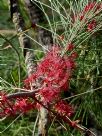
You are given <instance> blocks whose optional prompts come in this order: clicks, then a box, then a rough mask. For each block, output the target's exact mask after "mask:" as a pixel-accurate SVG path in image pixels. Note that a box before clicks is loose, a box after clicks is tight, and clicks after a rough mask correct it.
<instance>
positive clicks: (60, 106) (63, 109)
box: [54, 100, 74, 117]
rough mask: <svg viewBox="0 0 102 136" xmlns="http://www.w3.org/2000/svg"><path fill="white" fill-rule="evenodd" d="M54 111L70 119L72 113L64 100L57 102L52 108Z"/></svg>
mask: <svg viewBox="0 0 102 136" xmlns="http://www.w3.org/2000/svg"><path fill="white" fill-rule="evenodd" d="M54 108H55V110H56V111H57V112H58V113H59V114H61V115H65V116H68V117H70V116H71V115H72V114H73V113H74V111H73V109H72V107H71V106H70V105H69V104H68V103H67V102H65V101H64V100H61V101H59V102H58V103H57V104H56V105H55V106H54Z"/></svg>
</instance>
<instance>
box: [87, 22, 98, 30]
mask: <svg viewBox="0 0 102 136" xmlns="http://www.w3.org/2000/svg"><path fill="white" fill-rule="evenodd" d="M95 27H96V21H95V20H92V21H91V22H90V23H89V24H88V25H87V31H88V32H90V31H92V30H93V29H95Z"/></svg>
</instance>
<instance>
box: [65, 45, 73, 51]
mask: <svg viewBox="0 0 102 136" xmlns="http://www.w3.org/2000/svg"><path fill="white" fill-rule="evenodd" d="M73 49H74V45H73V44H72V43H69V44H68V45H67V50H68V51H72V50H73Z"/></svg>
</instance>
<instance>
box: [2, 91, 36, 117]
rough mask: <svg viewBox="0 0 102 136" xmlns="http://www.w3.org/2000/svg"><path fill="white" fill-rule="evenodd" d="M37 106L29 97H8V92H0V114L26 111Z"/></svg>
mask: <svg viewBox="0 0 102 136" xmlns="http://www.w3.org/2000/svg"><path fill="white" fill-rule="evenodd" d="M33 108H35V103H34V102H31V101H30V100H29V99H27V98H17V99H16V100H14V99H10V100H9V99H8V98H7V95H6V94H3V93H1V94H0V116H1V117H2V116H6V115H8V116H9V115H15V114H17V113H18V114H19V113H26V112H28V111H29V110H31V109H33Z"/></svg>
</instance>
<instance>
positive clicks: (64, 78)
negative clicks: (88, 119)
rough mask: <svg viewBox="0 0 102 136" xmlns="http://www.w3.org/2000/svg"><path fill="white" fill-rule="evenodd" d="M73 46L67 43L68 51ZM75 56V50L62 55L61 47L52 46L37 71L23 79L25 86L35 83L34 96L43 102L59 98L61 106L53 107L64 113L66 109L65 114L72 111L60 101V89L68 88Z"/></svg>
mask: <svg viewBox="0 0 102 136" xmlns="http://www.w3.org/2000/svg"><path fill="white" fill-rule="evenodd" d="M73 48H74V45H73V44H68V47H67V50H68V51H72V50H73ZM76 57H77V53H76V52H73V53H72V54H71V55H70V56H67V55H64V56H63V57H62V56H61V49H60V48H59V47H58V46H53V48H52V49H51V51H50V52H48V53H47V55H46V56H45V57H44V59H43V60H42V61H41V62H40V63H39V65H38V67H37V71H36V72H35V73H34V74H32V75H31V76H30V77H28V78H27V79H26V80H25V86H27V88H28V87H30V85H31V84H32V85H33V84H34V85H36V88H37V89H38V92H37V95H36V96H37V97H38V99H39V100H40V101H41V102H42V103H43V104H45V105H46V104H49V105H51V104H52V103H53V102H55V101H58V100H59V103H61V104H62V103H63V104H62V105H63V106H61V108H60V107H59V108H58V105H59V104H58V105H56V106H55V108H57V111H59V112H60V113H61V111H62V112H63V113H65V110H66V113H67V115H69V114H70V111H72V110H69V109H71V107H70V106H69V105H68V104H67V105H66V104H65V103H64V102H62V101H61V102H60V99H61V97H60V96H61V92H62V91H66V90H68V89H69V88H68V87H69V80H70V78H71V74H72V71H73V69H74V68H75V58H76ZM64 105H65V106H64ZM69 107H70V108H69ZM63 108H64V109H63ZM58 109H59V110H58ZM68 111H69V112H68Z"/></svg>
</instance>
